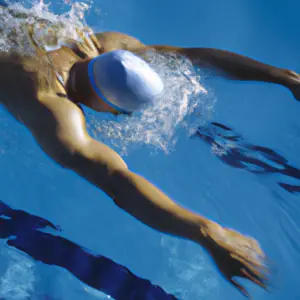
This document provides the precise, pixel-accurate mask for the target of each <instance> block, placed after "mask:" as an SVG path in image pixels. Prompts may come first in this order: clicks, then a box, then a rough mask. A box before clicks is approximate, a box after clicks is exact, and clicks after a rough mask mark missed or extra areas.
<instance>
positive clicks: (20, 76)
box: [0, 53, 56, 121]
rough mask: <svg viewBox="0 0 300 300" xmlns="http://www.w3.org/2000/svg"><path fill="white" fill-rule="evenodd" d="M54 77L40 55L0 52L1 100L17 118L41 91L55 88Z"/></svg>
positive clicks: (23, 113)
mask: <svg viewBox="0 0 300 300" xmlns="http://www.w3.org/2000/svg"><path fill="white" fill-rule="evenodd" d="M55 86H56V78H55V74H54V72H53V71H52V70H51V69H50V68H49V66H48V64H47V62H46V60H45V59H44V58H43V57H37V56H36V57H33V56H24V55H21V54H18V53H0V102H1V103H3V104H4V105H5V106H6V108H7V109H8V110H9V111H10V112H11V113H12V114H13V115H14V116H15V117H16V118H17V119H18V120H20V121H25V119H26V114H28V111H29V110H30V109H32V105H33V103H34V102H36V100H37V99H38V95H39V94H40V93H51V92H53V93H54V91H55Z"/></svg>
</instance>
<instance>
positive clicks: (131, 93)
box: [88, 50, 164, 113]
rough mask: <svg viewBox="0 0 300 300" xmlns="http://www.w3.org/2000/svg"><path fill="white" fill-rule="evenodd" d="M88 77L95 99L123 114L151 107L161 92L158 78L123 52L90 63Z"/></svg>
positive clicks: (113, 52)
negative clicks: (96, 97) (97, 98)
mask: <svg viewBox="0 0 300 300" xmlns="http://www.w3.org/2000/svg"><path fill="white" fill-rule="evenodd" d="M88 76H89V79H90V82H91V85H92V87H93V89H94V91H95V92H96V93H97V95H98V96H99V97H100V98H101V99H102V100H103V101H105V102H106V103H107V104H108V105H110V106H111V107H113V108H114V109H116V110H117V111H119V112H123V113H130V112H133V111H136V110H138V109H140V108H142V107H143V106H145V105H147V104H151V103H153V102H154V101H155V99H156V98H157V96H158V95H159V94H160V93H161V92H162V91H163V88H164V85H163V82H162V80H161V78H160V76H159V75H158V74H157V73H156V72H155V71H154V70H153V69H152V68H151V67H150V66H149V65H148V64H147V63H146V62H145V61H144V60H142V59H141V58H139V57H138V56H136V55H134V54H133V53H131V52H129V51H125V50H114V51H111V52H107V53H104V54H102V55H99V56H97V57H95V58H94V59H92V60H91V61H90V62H89V65H88Z"/></svg>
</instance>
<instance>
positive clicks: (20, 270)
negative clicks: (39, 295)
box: [0, 250, 35, 300]
mask: <svg viewBox="0 0 300 300" xmlns="http://www.w3.org/2000/svg"><path fill="white" fill-rule="evenodd" d="M6 258H7V259H8V260H9V264H8V267H7V269H6V271H5V273H4V275H3V276H2V277H1V279H0V299H10V300H23V299H24V300H25V299H26V300H27V299H30V295H31V293H32V292H33V291H34V283H35V275H34V269H35V263H34V262H33V261H32V260H30V259H29V258H27V257H26V256H25V255H23V254H21V253H18V252H16V251H14V250H9V251H8V257H6Z"/></svg>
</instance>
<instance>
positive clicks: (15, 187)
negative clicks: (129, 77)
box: [0, 0, 300, 300]
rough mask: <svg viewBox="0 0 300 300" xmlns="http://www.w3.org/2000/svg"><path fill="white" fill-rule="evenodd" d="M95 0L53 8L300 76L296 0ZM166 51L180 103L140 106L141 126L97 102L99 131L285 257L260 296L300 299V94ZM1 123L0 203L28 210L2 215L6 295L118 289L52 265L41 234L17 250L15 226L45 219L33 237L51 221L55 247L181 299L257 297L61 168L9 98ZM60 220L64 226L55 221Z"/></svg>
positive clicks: (1, 287) (164, 181) (167, 184)
mask: <svg viewBox="0 0 300 300" xmlns="http://www.w3.org/2000/svg"><path fill="white" fill-rule="evenodd" d="M32 4H33V3H29V2H27V3H26V6H27V7H30V6H32ZM85 4H87V7H89V8H88V9H87V10H86V11H84V12H82V10H80V9H79V11H78V6H79V7H80V8H81V7H82V4H81V5H77V10H76V5H75V10H74V5H73V6H72V7H73V10H71V13H70V8H71V7H70V5H69V3H67V1H66V3H64V2H63V1H58V2H55V3H51V5H50V6H49V10H50V11H51V12H55V13H56V14H61V13H65V14H68V16H70V15H71V17H72V18H73V19H72V20H75V19H76V20H79V21H80V22H83V20H81V13H82V14H83V15H84V17H85V20H86V21H87V23H88V24H89V25H90V26H91V27H92V28H93V29H94V30H95V31H107V30H116V31H122V32H125V33H128V34H130V35H133V36H136V37H138V38H140V39H141V40H142V41H144V42H145V43H149V44H151V43H152V44H172V45H181V46H186V47H188V46H203V47H216V48H221V49H227V50H230V51H235V52H238V53H241V54H244V55H248V56H251V57H253V58H256V59H259V60H262V61H264V62H266V63H269V64H273V65H276V66H280V67H284V68H290V69H293V70H295V71H298V72H300V63H299V55H298V54H299V53H300V51H299V50H300V42H299V41H298V36H300V35H299V33H300V32H299V31H300V29H299V26H298V24H297V20H298V18H297V17H298V14H297V12H298V10H299V8H300V4H298V3H297V2H296V1H284V2H282V1H277V0H276V1H272V5H271V4H270V3H262V1H259V0H251V1H250V0H246V1H242V2H241V1H238V0H232V1H226V2H224V1H222V0H212V1H210V2H209V3H208V2H204V1H199V0H198V1H197V0H189V1H188V2H182V1H180V2H179V1H177V0H175V1H174V0H173V1H170V0H165V1H163V3H162V2H161V1H157V0H156V1H155V0H154V1H153V0H152V1H148V0H144V1H137V0H136V1H135V0H126V1H123V0H114V1H112V0H111V1H108V0H97V1H85ZM35 7H36V6H35ZM84 7H85V6H84ZM74 11H75V12H78V14H75V16H74V14H73V15H72V13H73V12H74ZM43 13H44V12H43ZM52 16H53V15H52ZM74 18H75V19H74ZM1 45H2V44H1V43H0V46H1ZM156 59H157V60H156V61H152V62H153V64H154V65H155V67H156V68H157V69H158V71H159V72H164V71H163V70H165V68H167V69H168V70H169V71H170V74H171V75H170V77H169V79H166V80H168V81H167V83H168V87H169V90H168V91H169V93H168V99H163V101H162V102H161V103H160V104H159V106H158V107H157V108H156V109H157V110H154V111H147V112H145V113H144V114H143V115H142V116H139V117H141V120H142V121H141V122H138V120H139V119H137V118H133V119H131V120H126V119H121V120H115V119H111V118H109V117H106V116H104V117H103V116H99V115H97V114H94V113H92V112H90V111H87V115H88V117H89V123H88V125H89V130H90V132H91V134H92V135H93V136H94V137H95V138H97V139H99V140H102V141H105V142H107V143H108V144H109V145H110V146H112V147H113V148H114V149H116V150H117V151H119V152H120V153H122V155H123V156H124V159H125V160H126V162H127V164H128V165H129V166H130V168H131V169H132V170H134V171H136V172H137V173H139V174H142V175H143V176H145V177H146V178H148V179H150V181H151V182H153V183H155V184H156V185H157V186H159V187H160V188H162V189H163V190H164V191H165V192H166V193H167V194H168V195H169V196H171V197H172V198H173V199H175V200H176V201H177V202H179V203H181V204H182V205H184V206H186V207H188V208H190V209H192V210H195V211H198V212H200V213H201V214H204V215H205V216H207V217H209V218H212V219H214V220H216V221H218V222H219V223H221V224H222V225H225V226H229V227H232V228H235V229H237V230H239V231H241V232H243V233H245V234H249V235H251V236H253V237H255V238H256V239H257V240H258V241H259V242H260V244H261V246H262V248H263V249H264V251H265V252H266V253H267V255H268V257H269V260H270V262H271V267H272V287H271V288H270V291H269V292H265V291H263V290H261V289H260V288H257V287H255V286H253V285H252V284H250V283H245V286H246V287H247V288H248V289H249V291H250V293H251V294H252V296H253V298H254V299H260V300H265V299H272V300H274V299H275V300H281V299H289V300H298V299H300V278H299V276H298V269H299V267H300V242H299V237H300V229H299V225H298V224H299V223H300V188H299V186H300V156H299V149H300V121H299V114H300V103H298V102H297V101H296V100H294V99H293V97H292V95H291V93H290V92H289V91H288V90H286V89H285V88H283V87H279V86H275V85H271V84H263V83H240V82H233V81H227V80H224V79H219V78H212V77H209V76H205V74H201V76H199V74H196V73H194V72H193V70H192V68H191V66H190V65H189V63H188V62H186V61H179V62H178V61H177V60H176V59H174V61H173V62H172V64H171V65H170V64H169V63H168V62H166V61H164V60H160V59H161V58H159V57H158V58H156ZM174 65H175V67H176V68H175V70H173V69H172V67H173V66H174ZM177 70H178V71H177ZM183 75H188V76H189V77H190V78H192V79H193V80H192V81H188V80H186V76H183ZM174 82H176V84H174ZM172 83H173V85H174V86H173V85H172ZM16 84H17V83H16ZM167 100H168V101H167ZM157 112H162V113H161V114H160V115H158V114H157ZM0 119H1V123H2V130H1V131H0V176H1V182H2V184H1V200H2V201H3V203H0V204H1V205H0V208H3V209H4V208H5V207H6V212H8V211H9V212H10V213H11V214H12V215H13V216H14V217H11V216H8V215H4V216H2V219H1V221H2V222H1V223H0V224H1V227H0V233H1V240H0V249H1V251H0V299H5V300H10V299H26V300H27V299H33V300H35V299H38V300H40V299H53V300H57V299H74V300H77V299H109V297H108V296H107V295H105V294H104V293H103V292H102V291H103V290H102V291H101V288H99V287H98V288H97V285H94V287H93V284H89V282H87V280H85V278H80V277H78V276H76V274H78V271H77V270H75V269H76V268H75V267H74V268H72V266H68V267H66V265H64V266H61V265H57V264H56V266H55V263H54V265H51V266H50V265H49V264H48V263H49V261H48V263H47V261H44V262H42V261H43V260H42V259H41V257H39V258H38V255H37V254H36V253H43V251H40V252H39V251H38V250H37V248H38V247H39V246H37V245H39V244H38V243H37V244H34V247H33V250H28V249H29V248H28V249H23V251H22V249H20V248H22V247H16V244H15V246H13V243H11V246H9V245H8V242H7V238H8V236H9V237H10V238H12V237H13V236H14V235H15V232H16V228H15V227H14V226H20V227H22V224H25V223H22V221H20V220H23V219H24V218H26V220H28V219H29V220H32V222H33V225H32V226H33V229H34V230H33V231H32V227H31V228H30V230H31V231H30V232H34V233H32V235H28V236H27V237H28V238H29V236H30V237H31V238H33V237H32V236H33V235H34V234H35V233H36V228H35V226H36V225H35V224H36V223H35V222H38V223H39V222H42V225H43V226H41V227H42V229H41V231H40V232H41V234H38V238H41V240H43V239H42V236H43V235H42V234H46V233H47V234H49V235H51V238H52V237H53V238H54V239H55V243H54V244H55V245H57V243H58V242H57V241H58V240H59V241H62V239H63V241H67V242H66V243H68V245H69V243H72V245H76V247H75V246H74V247H75V248H76V251H78V252H80V253H83V252H84V255H85V256H84V257H91V256H93V257H97V255H102V256H103V257H105V258H107V259H109V260H111V261H114V262H115V263H116V264H118V265H120V266H124V267H126V268H128V269H129V270H130V271H131V272H133V273H134V274H135V275H137V276H138V277H139V278H144V279H148V280H151V282H152V283H153V284H156V285H158V286H160V287H161V288H163V290H164V291H165V292H166V293H169V294H172V295H174V296H175V297H176V298H178V299H187V300H196V299H197V300H198V299H208V300H209V299H211V300H219V299H220V300H221V299H242V298H243V296H242V295H241V294H240V293H239V292H237V291H236V290H235V289H234V288H233V287H232V286H230V285H229V284H228V283H227V282H226V281H225V280H224V279H223V278H222V277H221V276H220V274H219V273H218V271H217V270H216V268H215V266H214V265H213V264H212V261H211V259H210V258H209V257H208V256H207V254H206V253H205V252H204V251H203V250H202V249H201V248H200V247H199V246H197V245H194V244H192V243H190V242H187V241H184V240H180V239H177V238H173V237H169V236H166V235H162V234H159V233H157V232H155V231H153V230H151V229H149V228H148V227H146V226H144V225H143V224H140V223H139V222H137V221H136V220H135V219H133V218H132V217H131V216H129V215H127V214H125V213H124V212H122V211H121V210H120V209H119V208H117V207H116V206H115V205H114V204H113V203H112V201H111V200H110V199H109V198H108V197H107V196H105V195H104V193H102V192H100V191H99V190H97V189H96V188H95V187H93V186H91V185H90V184H88V183H86V182H85V181H83V180H82V179H80V178H79V177H78V176H76V175H75V174H72V173H70V172H68V171H66V170H64V169H61V168H60V167H58V166H57V165H55V164H54V163H53V162H52V161H51V160H50V159H49V158H48V157H47V156H46V155H45V154H44V153H43V152H42V151H41V150H40V149H39V147H38V146H37V145H36V143H35V142H34V140H33V138H32V137H31V135H30V133H29V132H28V131H27V130H26V129H25V128H23V127H22V126H21V125H20V124H19V123H17V122H16V121H15V120H14V119H13V118H12V117H11V116H10V115H9V114H8V113H7V112H6V111H5V110H4V109H3V108H2V107H1V108H0ZM107 124H109V126H108V125H107ZM197 128H198V130H196V129H197ZM145 136H146V137H147V139H146V140H145V139H144V137H145ZM7 206H8V207H9V208H8V207H7ZM14 210H20V211H21V212H19V213H16V212H15V211H14ZM29 214H30V215H29ZM15 215H16V216H15ZM22 218H23V219H22ZM36 218H41V219H38V220H39V221H37V219H36ZM15 220H17V221H15ZM41 220H43V221H41ZM46 220H48V222H51V223H47V221H46ZM11 224H13V225H11ZM39 224H40V223H39ZM49 224H53V225H55V226H56V225H57V226H59V230H56V229H55V227H54V226H52V227H53V228H51V226H50V227H49V226H48V227H47V228H44V227H45V226H44V225H49ZM21 229H22V230H25V229H26V228H25V229H24V228H21ZM18 230H19V229H18ZM34 236H35V235H34ZM38 238H35V240H34V241H35V242H36V241H38ZM32 241H33V240H32ZM43 241H44V240H43ZM44 242H45V241H44ZM54 244H49V245H50V246H51V245H54ZM50 246H49V247H50ZM34 251H35V252H34ZM43 257H44V256H43ZM48 258H49V257H48ZM80 259H83V256H82V254H80V255H78V260H80ZM41 260H42V261H41ZM92 261H93V260H92ZM76 263H77V262H76V260H75V261H74V266H76ZM104 275H105V274H104ZM107 276H109V274H108V275H107Z"/></svg>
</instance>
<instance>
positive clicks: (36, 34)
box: [0, 15, 144, 122]
mask: <svg viewBox="0 0 300 300" xmlns="http://www.w3.org/2000/svg"><path fill="white" fill-rule="evenodd" d="M16 17H20V18H22V17H23V15H22V16H16ZM50 25H51V26H49V23H48V22H47V21H45V20H39V19H36V21H35V23H34V24H33V25H31V26H23V28H22V30H23V31H24V36H26V37H27V39H28V41H27V40H25V39H24V36H23V37H22V43H24V45H26V46H27V47H32V49H29V51H25V54H24V53H22V51H9V52H2V53H1V52H0V64H1V68H0V86H1V88H0V99H1V102H2V103H3V104H5V106H6V107H7V109H8V110H9V111H10V112H11V113H12V114H13V115H14V116H15V117H16V118H17V119H19V120H20V121H22V122H25V120H26V115H27V114H31V115H32V113H33V112H30V111H31V110H32V106H31V103H32V102H34V101H36V100H37V99H38V98H39V94H41V93H48V94H49V93H52V94H55V95H58V94H60V95H62V94H66V91H65V90H64V84H65V83H66V82H67V80H68V74H69V70H70V68H71V67H72V65H73V64H74V63H75V62H77V61H79V60H82V59H86V58H93V57H95V56H97V55H99V54H102V53H105V52H108V51H112V50H117V49H124V50H132V51H134V50H135V49H140V48H142V47H144V45H143V44H142V43H141V42H140V41H139V40H137V39H135V38H133V37H130V36H128V35H125V34H122V33H118V32H104V33H100V34H96V35H86V34H85V35H84V33H83V32H80V31H79V37H80V38H81V41H78V40H74V39H68V38H66V37H64V38H62V39H61V37H60V36H59V34H60V30H59V26H56V25H55V26H52V25H53V24H50ZM80 35H81V36H80ZM91 36H93V38H90V37H91ZM15 37H16V36H15V32H13V31H12V33H11V34H10V36H9V39H11V41H10V42H11V43H12V44H13V40H14V38H15ZM18 43H19V44H20V41H19V42H18ZM1 70H2V71H1ZM4 70H5V71H4ZM65 100H66V99H65Z"/></svg>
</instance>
